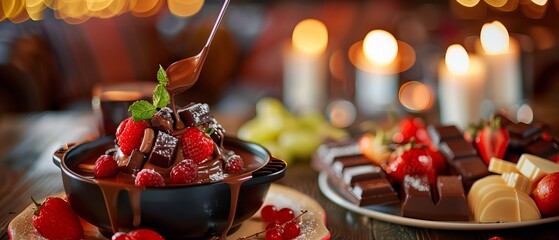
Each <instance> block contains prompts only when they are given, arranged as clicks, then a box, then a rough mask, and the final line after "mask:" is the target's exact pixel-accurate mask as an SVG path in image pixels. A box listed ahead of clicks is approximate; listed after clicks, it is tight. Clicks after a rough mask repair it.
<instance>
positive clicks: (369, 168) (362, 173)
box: [342, 163, 385, 187]
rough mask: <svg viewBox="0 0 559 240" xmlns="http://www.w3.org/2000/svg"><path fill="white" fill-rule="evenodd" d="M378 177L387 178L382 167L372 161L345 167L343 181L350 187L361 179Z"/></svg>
mask: <svg viewBox="0 0 559 240" xmlns="http://www.w3.org/2000/svg"><path fill="white" fill-rule="evenodd" d="M377 178H385V175H384V172H383V171H382V169H381V168H380V167H378V166H374V165H372V164H370V163H366V164H363V165H358V166H353V167H348V168H346V169H344V171H343V175H342V179H343V181H344V182H345V183H346V184H348V185H349V186H350V187H353V186H354V185H355V184H356V183H357V182H359V181H365V180H369V179H377Z"/></svg>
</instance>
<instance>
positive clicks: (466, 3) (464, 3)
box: [456, 0, 479, 7]
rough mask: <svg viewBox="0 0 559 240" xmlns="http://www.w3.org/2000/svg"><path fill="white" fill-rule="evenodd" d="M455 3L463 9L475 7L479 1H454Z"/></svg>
mask: <svg viewBox="0 0 559 240" xmlns="http://www.w3.org/2000/svg"><path fill="white" fill-rule="evenodd" d="M456 2H458V3H459V4H460V5H462V6H464V7H475V6H476V5H477V4H478V3H479V0H456Z"/></svg>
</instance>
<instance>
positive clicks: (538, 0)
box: [532, 0, 547, 6]
mask: <svg viewBox="0 0 559 240" xmlns="http://www.w3.org/2000/svg"><path fill="white" fill-rule="evenodd" d="M532 2H533V3H534V4H537V5H539V6H545V4H546V3H547V0H532Z"/></svg>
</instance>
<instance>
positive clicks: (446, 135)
mask: <svg viewBox="0 0 559 240" xmlns="http://www.w3.org/2000/svg"><path fill="white" fill-rule="evenodd" d="M427 132H428V133H429V136H430V137H431V140H432V141H433V143H435V144H439V143H440V142H442V141H446V140H450V139H455V138H462V132H460V130H459V129H458V128H457V127H456V126H454V125H448V126H435V125H429V126H427Z"/></svg>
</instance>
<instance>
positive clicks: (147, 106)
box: [128, 65, 171, 122]
mask: <svg viewBox="0 0 559 240" xmlns="http://www.w3.org/2000/svg"><path fill="white" fill-rule="evenodd" d="M157 81H158V82H159V84H157V86H156V87H155V89H154V90H153V97H152V98H153V103H150V102H148V101H146V100H140V101H136V102H134V103H132V105H130V107H129V108H128V111H129V112H130V113H132V120H134V122H137V121H141V120H146V119H151V118H152V117H153V115H154V114H155V113H157V111H158V110H159V109H161V108H163V107H165V106H167V104H169V101H170V100H171V96H170V95H169V92H167V89H166V88H165V86H166V85H167V84H168V83H169V78H168V77H167V73H166V72H165V69H163V67H162V66H161V65H159V69H158V70H157Z"/></svg>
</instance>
